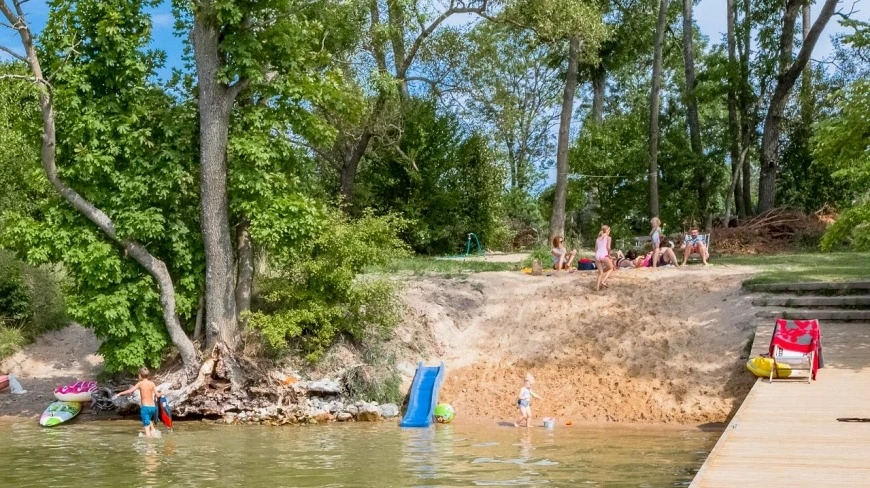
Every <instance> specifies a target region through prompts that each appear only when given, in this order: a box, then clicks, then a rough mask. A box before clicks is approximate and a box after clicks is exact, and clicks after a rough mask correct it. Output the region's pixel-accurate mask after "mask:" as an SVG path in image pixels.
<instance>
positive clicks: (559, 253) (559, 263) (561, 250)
mask: <svg viewBox="0 0 870 488" xmlns="http://www.w3.org/2000/svg"><path fill="white" fill-rule="evenodd" d="M564 242H565V241H564V239H562V238H561V237H554V238H553V249H550V254H552V255H553V269H555V270H560V269H567V270H573V268H572V267H571V266H572V264H573V263H574V258H575V257H577V250H576V249H574V250H572V251H571V252H568V251H567V250H566V249H565V244H564Z"/></svg>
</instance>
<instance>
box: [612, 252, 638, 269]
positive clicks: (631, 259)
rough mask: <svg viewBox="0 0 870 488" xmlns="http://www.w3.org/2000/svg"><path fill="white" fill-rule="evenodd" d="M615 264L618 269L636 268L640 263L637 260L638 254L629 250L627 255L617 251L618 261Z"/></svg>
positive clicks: (614, 261) (615, 260)
mask: <svg viewBox="0 0 870 488" xmlns="http://www.w3.org/2000/svg"><path fill="white" fill-rule="evenodd" d="M613 264H614V265H616V268H617V269H619V268H636V267H637V266H638V264H640V261H638V258H637V252H636V251H635V250H634V249H629V250H628V252H627V253H625V255H623V254H622V252H619V251H617V254H616V259H614V260H613Z"/></svg>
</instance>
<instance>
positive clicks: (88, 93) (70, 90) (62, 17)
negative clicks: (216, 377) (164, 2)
mask: <svg viewBox="0 0 870 488" xmlns="http://www.w3.org/2000/svg"><path fill="white" fill-rule="evenodd" d="M152 3H153V2H152ZM152 3H148V2H120V1H116V2H95V1H79V2H70V1H62V0H58V1H54V2H51V3H50V7H51V14H50V17H49V22H48V25H47V26H46V28H45V31H44V33H43V36H42V38H41V41H42V48H43V49H42V51H41V53H37V51H36V47H35V46H34V44H33V40H32V38H31V37H30V32H29V30H27V29H19V34H20V36H21V39H22V44H23V46H24V49H25V52H26V59H27V62H28V67H29V71H30V74H29V75H28V76H29V77H30V78H31V79H32V80H35V81H36V85H35V86H36V88H37V90H35V91H36V92H37V93H38V99H39V106H40V109H41V115H42V122H43V127H42V131H41V132H43V146H42V157H41V159H42V165H43V169H44V173H45V175H46V176H47V180H48V182H50V183H51V185H52V186H53V187H54V188H55V189H56V191H57V193H53V194H46V195H45V196H44V197H43V198H41V199H40V200H38V201H37V203H36V205H35V208H33V209H29V211H18V212H10V213H7V214H5V215H4V225H3V236H2V237H3V241H4V243H5V244H6V245H7V246H8V247H11V248H14V249H16V250H17V251H18V253H19V254H20V255H22V256H24V257H25V258H26V259H27V260H28V261H29V262H32V263H37V264H38V263H44V262H62V263H63V264H64V266H65V269H66V270H67V271H68V273H69V275H70V282H71V292H70V300H69V312H70V315H71V316H72V317H73V318H74V319H76V320H78V321H80V322H81V323H83V324H86V325H89V326H91V327H94V329H95V330H96V332H97V334H98V336H100V337H101V338H102V339H103V341H104V342H103V344H102V346H101V353H102V354H103V356H104V357H105V358H106V365H107V368H108V369H109V370H117V369H131V368H133V367H137V366H141V365H143V364H149V365H155V364H157V363H159V361H160V357H161V354H162V352H163V349H164V347H165V346H166V344H167V343H168V342H169V339H170V336H171V339H172V342H173V343H174V344H175V345H176V347H178V349H179V351H180V352H181V355H182V358H183V359H184V360H185V363H192V362H194V361H195V354H194V350H193V345H192V343H191V342H190V340H189V339H188V338H187V336H186V335H185V332H184V330H183V328H182V324H181V322H180V320H179V317H180V318H181V320H184V319H185V318H186V317H189V316H190V314H191V313H192V310H193V302H194V300H193V296H194V291H195V290H196V289H197V288H198V286H197V283H198V281H199V279H198V276H201V258H200V257H199V252H198V247H199V246H197V240H196V237H195V236H196V231H195V229H196V221H195V220H190V216H191V215H195V213H192V212H190V209H191V208H196V193H195V192H196V182H195V179H194V178H193V177H192V176H191V172H190V170H191V169H192V168H191V167H190V162H191V159H190V153H189V152H188V151H189V150H188V148H189V147H190V142H191V141H192V140H193V137H192V136H193V134H192V132H191V131H185V130H184V127H185V124H184V121H185V120H188V121H189V120H190V115H191V112H190V111H189V110H185V108H184V107H176V106H175V103H174V101H173V100H172V99H171V98H170V97H168V96H167V95H165V94H164V93H163V91H162V90H161V89H159V88H157V87H154V86H152V85H150V84H149V83H148V81H147V80H148V77H149V76H150V75H151V74H152V73H153V70H154V68H155V67H156V66H157V65H158V63H159V62H160V57H159V56H158V55H157V54H156V53H152V52H148V51H146V50H145V46H146V45H147V43H148V41H149V36H150V17H149V16H148V15H147V14H145V13H144V12H143V9H144V7H145V6H147V5H151V4H152ZM0 9H2V12H3V14H4V15H5V16H6V17H7V19H8V20H9V21H10V22H13V23H16V22H17V23H23V22H24V20H23V18H22V17H21V15H23V14H22V10H21V2H19V1H15V2H13V3H12V5H11V6H10V5H9V4H8V3H6V2H4V3H2V4H0ZM40 61H44V64H41V63H40ZM118 67H123V69H118ZM43 70H44V71H43ZM48 80H51V82H50V83H51V85H52V88H51V91H50V92H49V91H48V90H47V89H46V86H47V85H48V83H49V81H48ZM32 87H33V85H31V89H32ZM176 122H177V123H178V125H175V123H176ZM186 126H187V127H191V126H192V124H190V123H188V124H186ZM55 127H59V128H60V130H59V131H56V130H55ZM34 139H35V138H34ZM42 181H45V180H42ZM58 197H62V198H58ZM191 236H193V238H191ZM142 242H147V243H148V244H147V247H146V245H143V244H141V243H142ZM128 256H129V257H130V258H132V260H130V259H127V257H128ZM158 256H162V258H163V259H160V258H159V257H158ZM173 275H174V276H176V279H175V280H173ZM155 282H156V284H157V285H158V286H157V287H156V288H155V286H154V285H155ZM158 290H159V291H158Z"/></svg>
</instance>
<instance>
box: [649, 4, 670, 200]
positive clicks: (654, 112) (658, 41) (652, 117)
mask: <svg viewBox="0 0 870 488" xmlns="http://www.w3.org/2000/svg"><path fill="white" fill-rule="evenodd" d="M669 3H670V2H669V0H660V1H659V18H658V22H657V23H656V38H655V44H654V54H653V72H652V88H651V89H650V96H649V211H650V216H652V217H655V216H657V215H658V214H659V165H658V157H659V104H660V100H659V92H660V91H661V88H662V47H663V45H664V40H665V27H666V26H667V21H668V4H669Z"/></svg>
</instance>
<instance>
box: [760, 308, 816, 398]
mask: <svg viewBox="0 0 870 488" xmlns="http://www.w3.org/2000/svg"><path fill="white" fill-rule="evenodd" d="M769 354H770V357H771V358H773V368H771V370H770V381H773V380H774V379H786V378H779V368H778V367H777V363H779V364H784V365H788V366H789V368H790V369H791V371H792V374H790V375H789V376H788V378H787V379H797V378H798V377H802V376H795V375H794V372H795V371H806V372H807V382H808V383H809V381H810V379H813V380H814V379H816V372H817V371H818V369H819V368H821V367H823V366H824V361H823V359H822V331H821V329H820V328H819V321H818V320H815V319H812V320H785V319H777V321H776V325H775V326H774V329H773V337H771V339H770V350H769Z"/></svg>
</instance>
